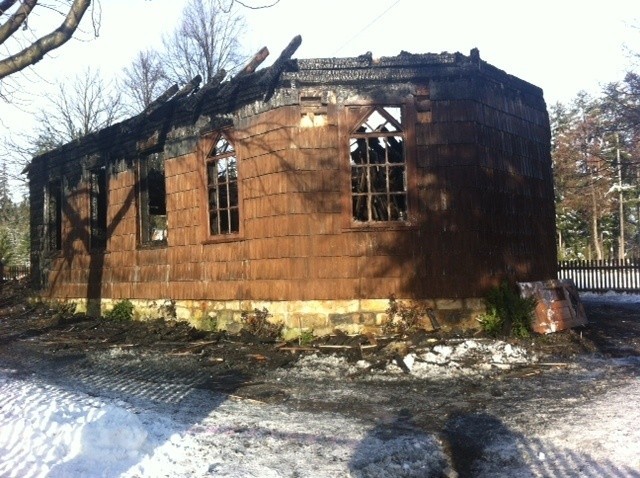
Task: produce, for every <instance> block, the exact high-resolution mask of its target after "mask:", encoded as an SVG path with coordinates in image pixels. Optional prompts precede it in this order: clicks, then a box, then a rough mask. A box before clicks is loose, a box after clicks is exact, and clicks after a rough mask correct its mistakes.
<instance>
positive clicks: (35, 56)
mask: <svg viewBox="0 0 640 478" xmlns="http://www.w3.org/2000/svg"><path fill="white" fill-rule="evenodd" d="M27 3H29V4H31V3H33V4H34V5H35V4H37V0H35V1H34V0H29V2H25V3H23V5H22V6H21V8H20V10H22V9H23V7H25V5H27ZM89 5H91V0H74V1H73V3H72V4H71V6H70V7H69V11H68V14H67V16H66V18H65V20H64V22H62V25H60V26H59V27H58V28H56V29H55V30H54V31H52V32H51V33H49V34H47V35H44V36H42V37H40V38H39V39H38V40H36V41H35V42H33V43H32V44H31V45H29V46H28V47H26V48H24V49H23V50H21V51H19V52H18V53H16V54H14V55H11V56H10V57H8V58H5V59H4V60H2V61H0V80H1V79H2V78H5V77H7V76H9V75H11V74H12V73H16V72H17V71H20V70H23V69H24V68H26V67H27V66H30V65H34V64H35V63H37V62H39V61H40V60H42V58H44V56H45V55H46V54H47V53H48V52H50V51H51V50H54V49H56V48H58V47H60V46H62V45H63V44H65V43H66V42H67V41H69V39H70V38H71V37H72V36H73V34H74V33H75V31H76V29H77V28H78V25H79V24H80V21H81V20H82V17H83V16H84V14H85V12H86V11H87V9H88V8H89ZM31 8H32V9H33V6H32V7H31ZM20 10H19V11H20ZM16 13H17V12H16ZM12 18H13V17H12ZM25 18H26V17H25ZM24 21H25V20H24V19H23V20H22V22H23V23H24ZM0 43H2V42H0Z"/></svg>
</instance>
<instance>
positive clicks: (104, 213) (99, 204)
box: [89, 166, 109, 252]
mask: <svg viewBox="0 0 640 478" xmlns="http://www.w3.org/2000/svg"><path fill="white" fill-rule="evenodd" d="M96 178H97V181H96ZM96 185H97V186H98V187H97V189H96ZM108 194H109V181H108V175H107V168H106V167H105V166H101V167H97V168H93V169H90V170H89V248H90V251H91V252H102V251H105V250H106V249H107V241H108V239H109V237H108V229H107V224H108V211H109V198H108ZM97 230H101V234H97V233H96V231H97ZM100 235H102V236H103V237H102V238H100V237H99V236H100Z"/></svg>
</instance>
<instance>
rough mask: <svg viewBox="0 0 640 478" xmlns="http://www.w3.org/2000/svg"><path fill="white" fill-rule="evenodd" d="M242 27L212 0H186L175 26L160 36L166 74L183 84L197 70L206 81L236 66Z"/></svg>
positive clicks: (237, 18) (241, 59)
mask: <svg viewBox="0 0 640 478" xmlns="http://www.w3.org/2000/svg"><path fill="white" fill-rule="evenodd" d="M243 29H244V19H243V18H242V17H241V16H239V15H237V14H235V13H225V12H224V11H222V10H221V8H220V6H219V5H218V2H217V1H216V0H190V1H189V3H188V4H187V6H186V8H185V10H184V12H183V15H182V20H181V22H180V25H179V26H178V28H176V30H175V31H174V32H173V34H172V35H170V36H168V37H165V38H164V40H163V43H164V49H165V52H164V60H165V71H166V74H167V77H168V78H169V79H170V80H171V82H173V83H179V84H181V85H184V84H185V83H187V82H189V81H190V80H191V79H192V78H194V77H195V76H196V75H198V74H199V75H201V76H202V78H203V81H204V83H205V84H206V83H208V82H209V81H210V80H211V79H212V78H213V77H214V76H215V75H216V73H217V72H218V71H219V70H221V69H224V70H227V71H231V72H233V71H235V70H237V69H238V68H239V67H240V66H241V64H242V63H243V62H244V60H245V58H244V57H243V56H242V55H241V54H240V41H239V39H240V35H241V33H242V30H243Z"/></svg>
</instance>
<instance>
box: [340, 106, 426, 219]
mask: <svg viewBox="0 0 640 478" xmlns="http://www.w3.org/2000/svg"><path fill="white" fill-rule="evenodd" d="M409 100H410V98H409V99H408V100H403V101H398V102H384V103H366V104H355V105H345V107H344V112H343V115H342V118H343V119H342V127H341V131H342V133H341V135H340V136H341V141H340V144H341V149H342V154H341V158H342V170H343V174H344V178H345V179H344V184H345V186H344V190H345V194H344V196H343V214H344V222H343V228H344V229H354V230H362V229H387V230H388V229H406V228H411V227H415V226H416V224H417V223H416V217H417V212H416V209H415V207H414V205H415V204H416V202H415V198H414V195H415V190H416V187H415V185H416V164H415V147H416V146H415V118H414V117H415V114H414V110H413V108H411V101H409ZM384 108H400V121H398V120H395V118H394V122H395V123H398V125H399V126H400V131H399V135H401V136H402V138H403V142H404V144H403V148H404V174H405V188H406V189H405V195H404V197H405V201H406V205H405V211H406V217H405V219H404V220H395V219H394V220H382V221H379V220H368V221H359V220H356V219H355V218H354V211H353V197H354V195H353V183H352V181H353V176H352V156H351V142H352V140H353V139H354V133H356V130H357V129H358V128H359V127H360V126H361V125H362V124H363V122H365V120H366V119H367V118H368V117H369V116H370V115H372V114H373V113H374V112H375V111H376V110H378V109H384ZM379 114H381V115H382V116H383V117H385V118H386V117H388V116H390V115H389V113H388V112H385V114H382V113H379ZM387 119H388V118H387ZM390 133H391V134H389V135H387V136H394V135H398V134H393V132H390ZM372 136H373V137H375V136H374V135H372ZM387 193H388V191H387Z"/></svg>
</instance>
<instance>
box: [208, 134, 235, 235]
mask: <svg viewBox="0 0 640 478" xmlns="http://www.w3.org/2000/svg"><path fill="white" fill-rule="evenodd" d="M206 161H207V164H206V167H207V200H208V203H209V204H208V207H209V234H210V235H212V236H215V235H219V234H234V233H237V232H239V230H240V211H239V208H238V161H237V159H236V152H235V149H234V148H233V145H232V144H231V142H230V141H229V140H228V138H226V137H225V136H224V135H220V136H219V137H218V139H217V140H216V142H215V143H214V145H213V148H211V151H210V152H209V154H208V155H207V159H206Z"/></svg>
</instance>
